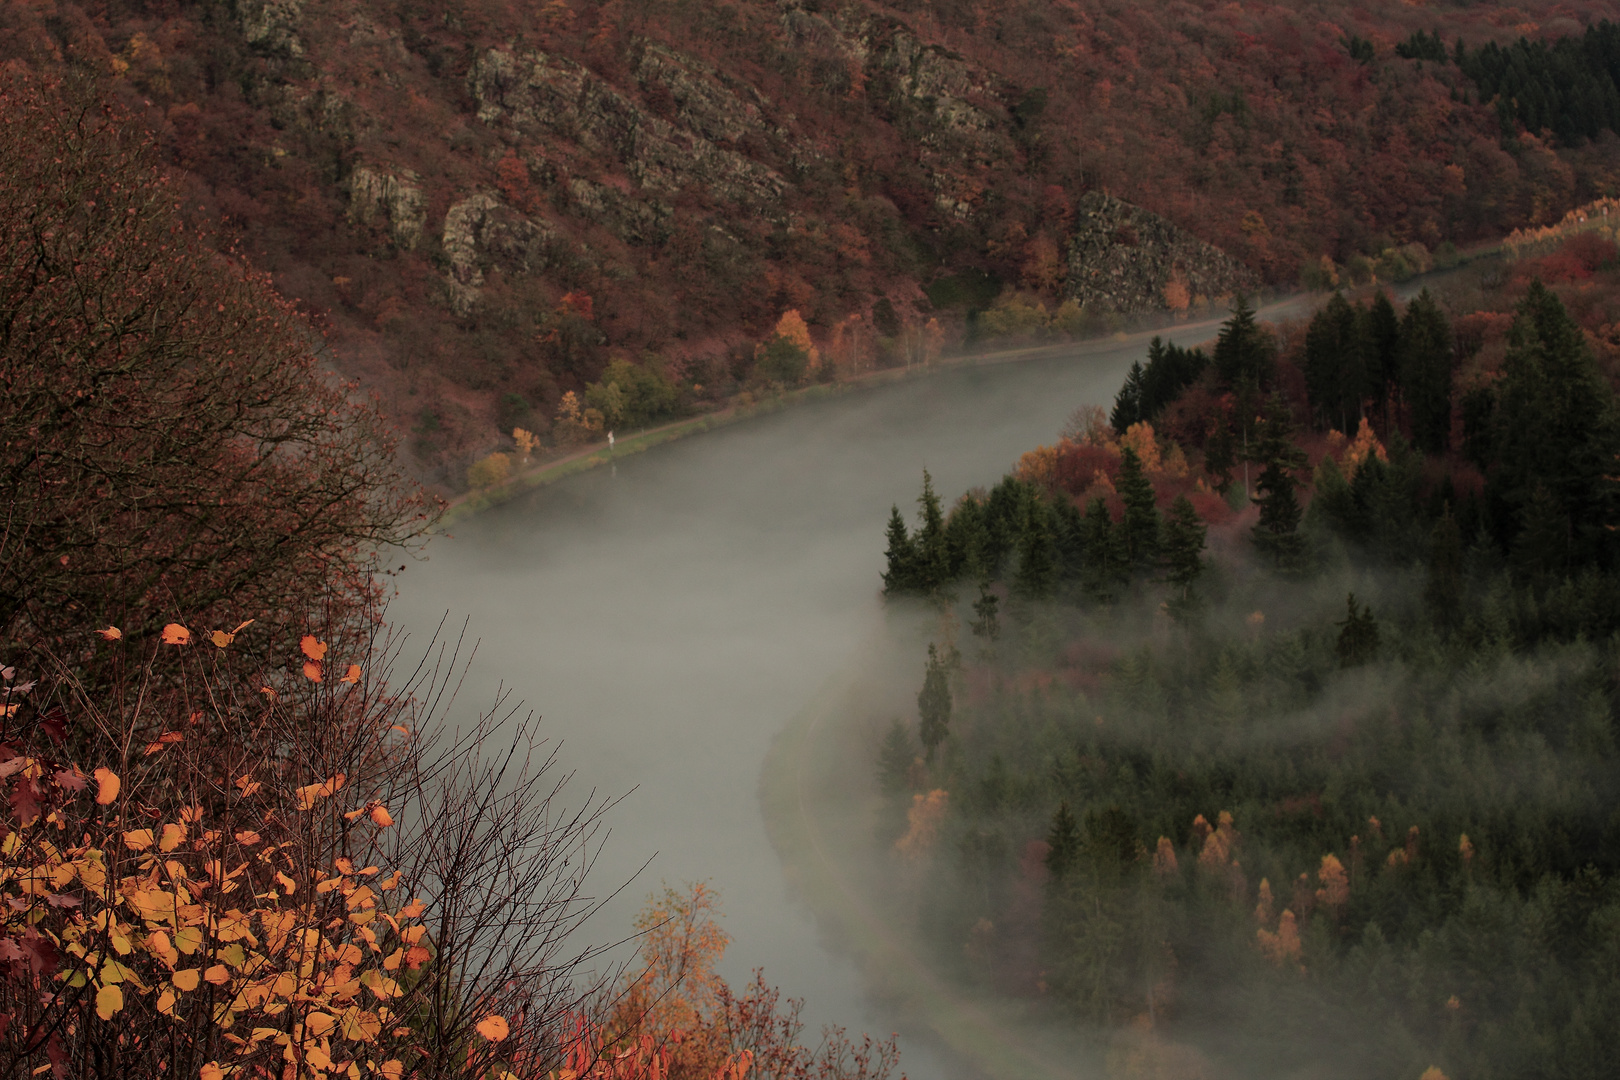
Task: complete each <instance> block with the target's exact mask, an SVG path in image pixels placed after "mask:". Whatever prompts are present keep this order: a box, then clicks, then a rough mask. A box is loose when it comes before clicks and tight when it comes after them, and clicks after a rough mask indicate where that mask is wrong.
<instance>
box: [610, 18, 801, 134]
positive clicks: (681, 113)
mask: <svg viewBox="0 0 1620 1080" xmlns="http://www.w3.org/2000/svg"><path fill="white" fill-rule="evenodd" d="M640 51H641V59H640V61H639V62H638V63H637V64H636V79H637V81H638V82H639V83H640V84H641V86H642V87H643V88H646V87H648V86H661V87H663V88H664V89H665V90H667V91H668V92H669V95H670V98H671V99H672V100H673V101H674V103H675V117H676V119H677V120H678V121H680V123H681V125H682V126H683V127H686V128H689V129H690V130H692V131H695V132H697V133H698V134H699V135H701V136H703V137H704V138H705V139H708V140H710V141H711V142H716V143H736V142H740V141H741V140H742V138H743V137H744V136H745V135H748V134H749V133H751V132H754V133H757V132H760V131H762V130H764V128H765V120H764V115H763V113H762V112H761V108H762V107H763V106H764V105H767V104H769V102H768V101H767V100H766V99H765V97H764V95H763V94H760V93H759V92H758V91H756V90H754V89H753V87H742V90H743V91H744V92H745V93H746V94H747V95H748V96H749V97H750V98H752V99H753V100H744V99H743V97H741V96H739V95H738V94H737V93H734V92H733V91H732V90H731V89H730V88H728V87H726V86H723V85H721V80H720V76H719V74H718V73H717V72H715V71H714V69H713V68H710V67H709V66H708V65H706V64H703V63H701V62H700V61H698V60H695V59H693V58H692V57H689V56H683V55H682V54H680V53H678V52H676V51H675V50H674V49H670V48H667V47H665V46H663V45H658V44H655V43H653V42H643V43H641V44H640Z"/></svg>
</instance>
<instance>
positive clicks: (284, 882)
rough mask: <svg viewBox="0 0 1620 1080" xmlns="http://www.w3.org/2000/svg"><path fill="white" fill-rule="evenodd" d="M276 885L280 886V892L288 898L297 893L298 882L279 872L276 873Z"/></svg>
mask: <svg viewBox="0 0 1620 1080" xmlns="http://www.w3.org/2000/svg"><path fill="white" fill-rule="evenodd" d="M276 883H277V884H278V885H280V886H281V891H282V892H284V893H286V894H287V895H288V896H291V895H292V894H293V893H295V892H297V891H298V882H296V881H294V880H293V879H292V878H290V877H288V876H287V875H286V874H283V873H282V872H281V871H280V870H277V871H276Z"/></svg>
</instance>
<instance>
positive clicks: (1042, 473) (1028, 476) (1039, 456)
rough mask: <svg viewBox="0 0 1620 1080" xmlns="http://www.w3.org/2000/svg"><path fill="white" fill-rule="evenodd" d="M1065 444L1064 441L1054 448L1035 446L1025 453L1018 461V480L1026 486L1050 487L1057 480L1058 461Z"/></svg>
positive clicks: (1065, 441)
mask: <svg viewBox="0 0 1620 1080" xmlns="http://www.w3.org/2000/svg"><path fill="white" fill-rule="evenodd" d="M1067 443H1068V440H1067V439H1064V440H1062V441H1060V442H1059V443H1058V444H1057V445H1056V446H1037V447H1036V448H1035V449H1033V450H1029V451H1026V452H1025V453H1024V454H1023V455H1022V456H1020V457H1019V459H1018V470H1017V473H1018V479H1020V480H1022V481H1024V482H1025V483H1026V484H1038V485H1040V486H1041V487H1047V488H1049V487H1052V486H1053V484H1054V483H1056V479H1057V463H1058V459H1059V458H1061V457H1062V456H1063V452H1064V450H1065V449H1066V444H1067Z"/></svg>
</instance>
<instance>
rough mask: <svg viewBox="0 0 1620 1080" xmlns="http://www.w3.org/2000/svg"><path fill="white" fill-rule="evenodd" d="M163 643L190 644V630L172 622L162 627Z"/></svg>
mask: <svg viewBox="0 0 1620 1080" xmlns="http://www.w3.org/2000/svg"><path fill="white" fill-rule="evenodd" d="M163 644H165V645H190V644H191V631H190V630H187V629H186V628H185V627H183V626H181V625H180V624H179V623H177V622H172V623H170V624H169V625H168V626H165V627H164V628H163Z"/></svg>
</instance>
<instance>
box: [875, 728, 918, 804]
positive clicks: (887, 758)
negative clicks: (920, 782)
mask: <svg viewBox="0 0 1620 1080" xmlns="http://www.w3.org/2000/svg"><path fill="white" fill-rule="evenodd" d="M915 757H916V754H915V753H914V751H913V750H912V746H911V732H909V731H907V730H906V725H905V724H903V723H901V722H900V718H899V717H898V716H897V717H895V718H894V720H893V721H892V722H891V723H890V724H889V731H888V734H887V735H885V736H884V737H883V745H882V747H881V748H879V750H878V785H879V786H880V787H881V788H882V789H883V791H884V792H885V793H886V794H889V795H898V794H900V793H901V792H903V791H905V790H906V779H907V777H908V776H909V775H910V773H911V763H912V761H913V760H915Z"/></svg>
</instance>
